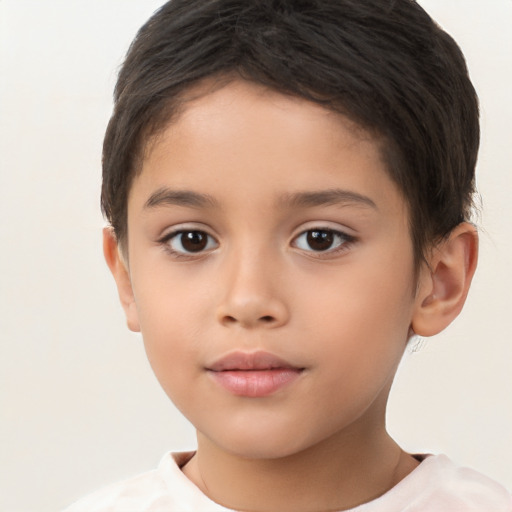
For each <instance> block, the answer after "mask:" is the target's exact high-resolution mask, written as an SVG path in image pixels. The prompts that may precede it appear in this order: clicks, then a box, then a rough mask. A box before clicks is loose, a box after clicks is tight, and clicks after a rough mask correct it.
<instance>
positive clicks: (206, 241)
mask: <svg viewBox="0 0 512 512" xmlns="http://www.w3.org/2000/svg"><path fill="white" fill-rule="evenodd" d="M162 242H164V243H165V244H166V245H167V246H169V248H170V249H171V250H172V252H174V253H177V254H195V253H200V252H203V251H208V250H210V249H215V248H216V247H217V245H218V243H217V241H216V240H215V239H214V238H213V237H212V236H210V235H209V234H208V233H205V232H204V231H198V230H187V231H185V230H183V231H177V232H174V233H171V234H170V235H169V236H167V237H166V238H165V239H164V240H162Z"/></svg>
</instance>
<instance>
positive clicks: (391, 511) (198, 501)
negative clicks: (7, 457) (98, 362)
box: [64, 452, 512, 512]
mask: <svg viewBox="0 0 512 512" xmlns="http://www.w3.org/2000/svg"><path fill="white" fill-rule="evenodd" d="M193 453H194V452H182V453H174V454H173V453H168V454H166V455H165V456H164V458H163V459H162V461H161V462H160V465H159V466H158V468H157V469H155V470H153V471H149V472H148V473H144V474H142V475H140V476H137V477H134V478H131V479H129V480H126V481H124V482H120V483H118V484H114V485H111V486H110V487H107V488H105V489H103V490H100V491H98V492H96V493H94V494H92V495H90V496H87V497H85V498H83V499H82V500H80V501H78V502H77V503H75V504H74V505H72V506H71V507H69V508H67V509H66V510H65V511H64V512H229V511H230V509H227V508H225V507H222V506H221V505H218V504H217V503H215V502H213V501H211V500H210V499H209V498H208V497H207V496H206V495H205V494H203V493H202V492H201V491H200V490H199V488H198V487H196V486H195V485H194V484H193V483H192V482H191V481H190V480H189V479H188V478H187V477H186V476H185V475H184V474H183V473H182V471H181V469H180V468H181V467H182V466H183V465H184V464H185V463H186V462H187V461H188V460H189V459H190V458H191V457H192V455H193ZM347 512H512V497H511V495H510V494H509V493H508V492H507V491H506V490H505V489H504V488H503V487H502V486H501V485H499V484H497V483H496V482H494V481H493V480H491V479H489V478H487V477H486V476H484V475H482V474H480V473H478V472H476V471H474V470H472V469H468V468H461V467H458V466H456V465H455V464H454V463H453V462H452V461H451V460H450V459H448V457H446V456H445V455H435V456H434V455H429V456H426V457H425V459H424V460H423V461H422V462H421V464H420V465H419V466H418V467H417V468H416V469H414V471H412V473H410V474H409V475H408V476H406V477H405V478H404V479H403V480H402V481H401V482H400V483H398V485H396V486H395V487H393V488H392V489H391V490H390V491H388V492H387V493H386V494H384V495H382V496H381V497H380V498H377V499H376V500H373V501H371V502H369V503H366V504H364V505H360V506H358V507H356V508H353V509H351V510H350V511H347Z"/></svg>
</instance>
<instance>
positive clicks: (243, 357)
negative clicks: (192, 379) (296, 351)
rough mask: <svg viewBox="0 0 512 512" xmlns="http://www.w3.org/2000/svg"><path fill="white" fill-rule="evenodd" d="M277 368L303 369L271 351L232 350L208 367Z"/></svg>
mask: <svg viewBox="0 0 512 512" xmlns="http://www.w3.org/2000/svg"><path fill="white" fill-rule="evenodd" d="M277 368H291V369H295V370H301V369H302V368H299V367H297V366H294V365H293V364H290V363H288V362H287V361H285V360H284V359H281V358H280V357H277V356H276V355H274V354H271V353H269V352H264V351H259V352H241V351H237V352H231V353H229V354H227V355H226V356H224V357H221V358H220V359H218V360H217V361H215V362H214V363H213V364H212V365H210V366H208V367H207V369H208V370H211V371H214V372H222V371H229V370H246V371H250V370H273V369H277Z"/></svg>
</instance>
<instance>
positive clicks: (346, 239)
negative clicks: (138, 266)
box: [158, 227, 357, 259]
mask: <svg viewBox="0 0 512 512" xmlns="http://www.w3.org/2000/svg"><path fill="white" fill-rule="evenodd" d="M313 233H316V234H317V236H318V234H319V233H320V234H321V235H320V237H319V239H320V242H321V241H322V240H321V239H325V238H326V236H327V237H331V238H332V239H333V240H332V243H338V245H337V246H336V247H334V248H331V247H327V248H325V249H320V250H314V249H313V248H311V246H309V247H310V249H307V248H303V247H300V246H299V245H298V244H297V241H298V240H299V239H300V238H301V237H304V236H306V237H307V238H309V237H314V235H313ZM185 234H189V235H195V236H197V235H199V236H202V237H206V245H205V247H204V248H200V250H198V251H188V252H187V250H186V249H185V248H184V247H183V240H181V241H180V244H181V247H182V248H183V249H184V250H176V249H175V248H173V247H172V245H171V242H172V241H173V240H175V239H178V237H179V236H180V235H185ZM178 240H179V239H178ZM191 240H192V238H191ZM336 240H338V242H335V241H336ZM356 240H357V239H356V237H354V236H352V235H349V234H347V233H344V232H342V231H339V230H335V229H332V228H327V227H315V228H310V229H307V230H304V231H302V232H300V233H299V234H298V235H297V236H295V237H294V238H293V240H292V246H294V247H296V248H297V249H299V250H300V251H302V252H304V253H309V255H310V256H313V255H314V256H313V257H315V258H328V257H333V256H335V255H338V254H340V253H343V252H345V251H347V250H349V249H350V247H351V246H352V244H353V243H354V242H356ZM212 241H213V244H215V246H214V247H212ZM310 242H311V240H308V242H307V243H308V245H309V243H310ZM158 243H159V244H161V245H162V246H163V247H164V249H165V250H166V251H167V252H168V253H169V254H171V255H172V256H173V257H174V258H177V259H193V258H197V257H200V256H205V255H206V254H208V253H209V252H211V251H212V250H214V249H216V248H217V247H218V245H219V244H218V242H217V241H216V240H215V238H214V237H213V236H211V235H210V234H208V233H207V232H206V231H204V230H201V229H179V230H176V231H173V232H171V233H168V234H166V235H165V236H164V237H163V238H161V239H160V240H158ZM331 245H332V244H331Z"/></svg>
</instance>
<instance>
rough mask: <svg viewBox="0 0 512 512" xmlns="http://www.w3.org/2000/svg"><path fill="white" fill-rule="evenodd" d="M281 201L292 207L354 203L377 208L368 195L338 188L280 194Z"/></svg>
mask: <svg viewBox="0 0 512 512" xmlns="http://www.w3.org/2000/svg"><path fill="white" fill-rule="evenodd" d="M281 202H282V203H284V204H285V205H286V206H289V207H292V208H293V207H295V208H314V207H315V206H329V205H344V204H356V205H360V206H366V207H370V208H374V209H375V210H378V208H377V205H376V204H375V202H374V201H373V200H372V199H370V198H369V197H368V196H364V195H362V194H358V193H357V192H352V191H350V190H343V189H338V188H335V189H328V190H319V191H313V192H296V193H293V194H285V195H284V196H282V198H281Z"/></svg>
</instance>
